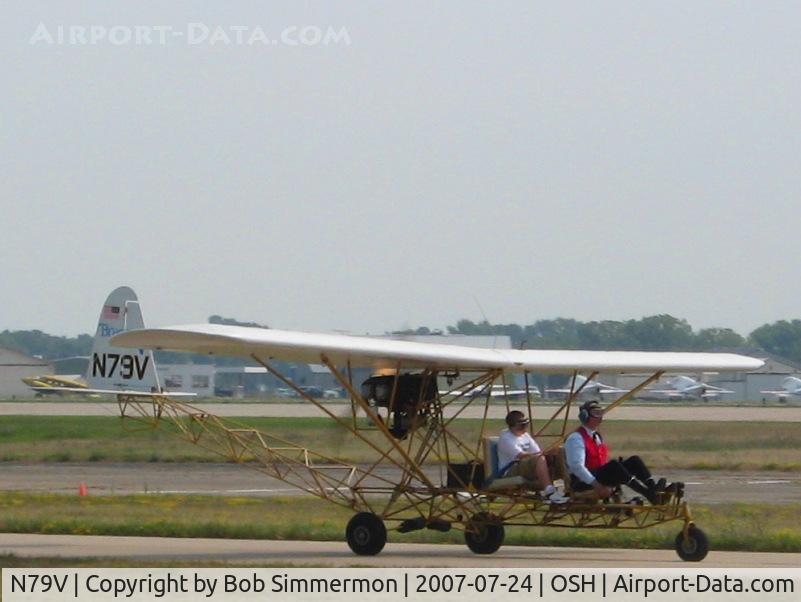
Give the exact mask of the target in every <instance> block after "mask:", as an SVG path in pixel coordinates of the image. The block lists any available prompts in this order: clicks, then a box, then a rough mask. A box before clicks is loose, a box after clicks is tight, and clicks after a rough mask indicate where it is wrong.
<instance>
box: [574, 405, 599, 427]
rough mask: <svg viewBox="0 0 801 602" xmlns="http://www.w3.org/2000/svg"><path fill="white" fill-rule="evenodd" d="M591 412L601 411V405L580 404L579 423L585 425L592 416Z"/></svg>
mask: <svg viewBox="0 0 801 602" xmlns="http://www.w3.org/2000/svg"><path fill="white" fill-rule="evenodd" d="M593 410H601V411H603V408H601V404H599V403H598V402H597V401H585V402H584V403H583V404H581V407H580V408H579V415H578V419H579V422H580V423H581V424H587V421H588V420H589V419H590V416H592V411H593Z"/></svg>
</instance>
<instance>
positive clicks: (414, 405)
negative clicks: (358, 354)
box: [361, 374, 437, 439]
mask: <svg viewBox="0 0 801 602" xmlns="http://www.w3.org/2000/svg"><path fill="white" fill-rule="evenodd" d="M393 390H394V392H395V394H394V396H393V394H392V393H393ZM361 393H362V397H363V398H364V399H366V400H367V401H368V402H369V403H371V404H372V405H375V406H376V407H379V408H387V411H388V414H389V420H388V422H389V431H390V432H391V433H392V435H393V437H395V438H396V439H404V438H405V437H406V435H407V434H408V432H409V429H410V428H411V425H412V422H413V421H414V420H415V418H417V419H419V418H422V417H425V416H427V415H428V409H429V404H430V402H431V401H433V400H434V399H436V397H437V379H436V378H435V377H432V376H430V375H429V376H425V375H423V374H398V375H394V374H392V375H387V376H371V377H370V378H368V379H367V380H365V381H364V382H363V383H362V389H361Z"/></svg>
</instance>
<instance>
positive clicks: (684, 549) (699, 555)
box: [676, 525, 709, 562]
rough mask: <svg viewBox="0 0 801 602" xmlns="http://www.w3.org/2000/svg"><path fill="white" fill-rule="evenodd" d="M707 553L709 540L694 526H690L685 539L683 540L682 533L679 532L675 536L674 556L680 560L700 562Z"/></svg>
mask: <svg viewBox="0 0 801 602" xmlns="http://www.w3.org/2000/svg"><path fill="white" fill-rule="evenodd" d="M708 553H709V539H708V538H707V536H706V533H704V532H703V531H701V529H699V528H698V527H696V526H695V525H690V528H689V529H688V530H687V539H685V538H684V531H680V532H679V534H678V535H677V536H676V554H678V555H679V558H681V559H682V560H686V561H687V562H700V561H701V560H703V559H704V558H706V555H707V554H708Z"/></svg>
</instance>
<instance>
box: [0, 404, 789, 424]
mask: <svg viewBox="0 0 801 602" xmlns="http://www.w3.org/2000/svg"><path fill="white" fill-rule="evenodd" d="M191 405H192V406H193V407H195V408H197V409H198V410H199V411H202V412H206V413H209V414H214V415H216V416H223V417H231V416H239V417H259V416H263V417H323V416H325V415H326V414H325V413H324V412H323V411H322V410H320V408H318V407H317V406H315V405H314V404H311V403H308V402H302V401H299V402H294V403H192V404H191ZM325 407H326V408H327V409H329V410H330V411H331V412H332V413H333V414H334V415H336V416H344V415H347V414H348V413H349V412H350V404H344V403H326V404H325ZM459 407H461V406H453V407H452V409H450V410H449V411H446V415H451V414H452V413H453V412H455V411H457V410H458V409H459ZM514 407H515V408H517V409H524V408H525V407H526V406H525V404H523V405H520V404H518V405H515V406H514ZM557 407H558V406H557V405H553V404H549V405H543V404H542V403H541V402H534V403H532V408H533V411H534V415H535V417H539V418H544V417H546V416H547V417H550V415H551V414H552V413H553V412H554V411H555V410H556V409H557ZM576 412H577V410H576V409H575V408H573V412H572V414H575V413H576ZM483 413H484V408H483V407H482V406H480V405H478V404H474V405H472V406H470V407H468V408H466V409H465V410H464V411H463V412H462V413H461V414H460V417H462V418H481V417H482V416H483ZM20 415H22V416H119V415H120V409H119V406H118V405H117V404H116V403H108V402H85V401H80V402H73V401H55V402H51V401H48V402H38V401H35V402H5V403H0V416H20ZM505 415H506V406H505V405H504V404H498V405H492V406H490V411H489V416H490V417H491V418H497V419H502V418H503V417H504V416H505ZM610 416H611V417H612V418H614V419H615V420H657V421H661V420H678V421H691V422H703V421H714V422H719V421H734V422H801V406H798V405H787V406H765V407H763V406H716V405H667V404H660V405H625V404H623V405H621V406H620V407H618V408H616V409H615V410H614V412H613V413H612V414H610Z"/></svg>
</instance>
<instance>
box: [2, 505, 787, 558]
mask: <svg viewBox="0 0 801 602" xmlns="http://www.w3.org/2000/svg"><path fill="white" fill-rule="evenodd" d="M799 513H801V504H798V505H766V504H726V505H714V506H702V505H699V506H694V507H693V515H694V517H695V521H696V524H697V525H698V526H699V527H701V528H702V529H703V530H704V531H706V533H707V535H708V536H709V538H710V540H711V541H712V547H713V549H715V550H748V551H760V552H801V524H799V522H798V516H799ZM351 515H352V512H351V511H349V510H347V509H343V508H340V507H339V506H335V505H333V504H330V503H328V502H325V501H322V500H318V499H316V498H309V497H301V496H287V497H271V498H268V499H265V498H252V497H248V498H245V497H217V496H183V495H133V496H99V497H85V498H79V497H76V496H68V495H56V494H31V493H15V492H14V493H12V492H7V493H0V531H2V532H14V533H50V534H73V535H126V536H166V537H211V538H233V539H277V540H316V541H344V530H345V525H346V524H347V521H348V520H349V519H350V517H351ZM680 528H681V525H680V523H679V522H673V523H669V524H667V525H661V526H658V527H654V528H650V529H644V530H639V531H623V530H591V529H553V528H551V529H549V528H533V527H509V528H507V531H506V543H507V544H515V545H532V546H580V547H613V548H614V547H625V548H652V549H672V547H673V540H674V538H675V536H676V534H677V533H678V531H679V529H680ZM389 539H390V541H395V542H430V543H463V535H462V533H461V532H458V531H451V532H448V533H439V532H434V531H415V532H413V533H408V534H405V535H404V534H399V533H396V532H394V531H390V537H389Z"/></svg>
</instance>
